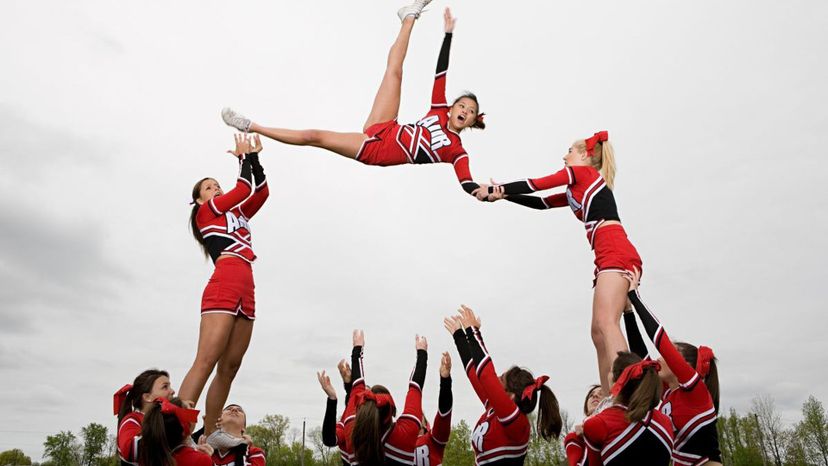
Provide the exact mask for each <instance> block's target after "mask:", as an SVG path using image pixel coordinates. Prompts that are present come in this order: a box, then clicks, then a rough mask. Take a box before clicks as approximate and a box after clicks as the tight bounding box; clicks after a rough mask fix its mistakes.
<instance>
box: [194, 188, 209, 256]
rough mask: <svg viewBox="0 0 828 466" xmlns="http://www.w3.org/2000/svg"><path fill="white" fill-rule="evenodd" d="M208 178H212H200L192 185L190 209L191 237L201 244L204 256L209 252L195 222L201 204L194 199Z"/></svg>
mask: <svg viewBox="0 0 828 466" xmlns="http://www.w3.org/2000/svg"><path fill="white" fill-rule="evenodd" d="M210 179H212V178H202V179H200V180H198V182H197V183H196V184H195V186H193V208H192V210H191V211H190V231H192V233H193V238H195V240H196V242H197V243H198V244H199V245H200V246H201V252H203V253H204V257H205V258H207V257H209V253H208V252H207V246H206V245H205V244H204V235H202V234H201V230H200V229H199V228H198V223H197V222H196V215H197V214H198V209H199V207H201V204H199V203H198V202H196V201H197V200H198V198H200V197H201V185H202V184H203V183H204V182H205V181H207V180H210Z"/></svg>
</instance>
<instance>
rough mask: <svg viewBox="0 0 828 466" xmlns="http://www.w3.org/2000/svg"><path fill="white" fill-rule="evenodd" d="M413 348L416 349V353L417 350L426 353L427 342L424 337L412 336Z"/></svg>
mask: <svg viewBox="0 0 828 466" xmlns="http://www.w3.org/2000/svg"><path fill="white" fill-rule="evenodd" d="M414 346H415V347H416V348H417V350H418V351H419V350H423V351H428V340H426V337H421V336H419V335H415V336H414Z"/></svg>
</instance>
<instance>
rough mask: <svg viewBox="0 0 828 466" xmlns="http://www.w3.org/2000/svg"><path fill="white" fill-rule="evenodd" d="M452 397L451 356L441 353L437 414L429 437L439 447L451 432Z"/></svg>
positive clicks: (444, 443)
mask: <svg viewBox="0 0 828 466" xmlns="http://www.w3.org/2000/svg"><path fill="white" fill-rule="evenodd" d="M453 402H454V398H453V396H452V393H451V356H449V354H448V353H443V358H442V359H441V360H440V397H439V398H438V401H437V415H436V416H434V423H433V424H432V426H431V438H432V440H434V442H435V443H437V444H438V445H440V446H441V447H445V445H446V444H447V443H448V441H449V435H450V434H451V408H452V404H453Z"/></svg>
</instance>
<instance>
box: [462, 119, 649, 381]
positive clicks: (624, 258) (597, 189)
mask: <svg viewBox="0 0 828 466" xmlns="http://www.w3.org/2000/svg"><path fill="white" fill-rule="evenodd" d="M563 160H564V164H565V167H564V168H563V169H561V170H560V171H558V172H556V173H553V174H551V175H548V176H545V177H543V178H532V179H527V180H522V181H515V182H512V183H505V184H502V185H497V186H488V187H484V188H485V189H478V190H476V191H475V193H474V194H475V195H476V196H477V198H478V199H480V200H489V201H495V200H498V199H503V198H505V199H506V200H508V201H511V202H514V203H516V204H520V205H523V206H526V207H531V208H533V209H550V208H553V207H563V206H566V205H568V206H569V207H570V208H572V211H573V212H574V213H575V216H576V217H577V218H578V220H580V221H582V222H583V223H584V226H585V228H586V236H587V240H588V241H589V243H590V245H591V246H592V249H593V250H594V251H595V272H594V279H593V286H594V288H595V291H594V297H593V302H592V332H591V333H592V342H593V344H594V345H595V350H596V353H597V356H598V375H599V377H600V380H601V387H602V388H603V390H604V393H608V392H609V381H608V380H607V374H609V371H610V367H611V366H612V361H613V360H614V359H615V355H616V353H618V351H626V350H627V344H626V342H625V341H624V335H623V334H622V333H621V326H620V325H619V322H620V320H621V312H622V310H623V309H624V305H625V303H626V301H627V296H626V293H627V281H626V280H625V278H624V273H628V272H632V270H633V268H638V269H639V270H640V269H641V258H640V257H639V255H638V252H637V251H636V250H635V247H633V245H632V243H630V241H629V239H627V234H626V233H625V232H624V227H622V226H621V218H620V217H619V216H618V208H617V207H616V205H615V197H614V196H613V194H612V188H613V182H614V179H615V154H614V151H613V149H612V145H611V144H610V142H609V135H608V133H607V132H606V131H601V132H598V133H595V135H593V136H592V137H590V138H587V139H579V140H577V141H575V142H574V143H573V144H572V147H570V148H569V150H568V151H567V153H566V155H564V157H563ZM558 186H566V192H565V193H558V194H553V195H551V196H547V197H543V198H541V197H535V196H530V195H527V193H532V192H535V191H544V190H547V189H551V188H555V187H558Z"/></svg>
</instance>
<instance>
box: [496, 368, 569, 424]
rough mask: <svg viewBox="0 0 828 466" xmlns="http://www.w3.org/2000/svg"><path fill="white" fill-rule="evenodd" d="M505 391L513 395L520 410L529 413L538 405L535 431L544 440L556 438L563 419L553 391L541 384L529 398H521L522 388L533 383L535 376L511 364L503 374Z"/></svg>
mask: <svg viewBox="0 0 828 466" xmlns="http://www.w3.org/2000/svg"><path fill="white" fill-rule="evenodd" d="M504 379H505V381H506V387H505V388H506V391H507V392H509V393H511V394H513V395H514V396H515V404H517V406H518V409H520V412H522V413H524V414H529V413H531V412H532V411H534V410H535V406H537V405H539V409H538V411H539V412H538V423H537V432H538V434H539V435H540V436H541V437H542V438H543V439H545V440H552V438H553V437H555V438H557V437H558V436H559V435H560V434H561V429H563V420H562V419H561V411H560V407H559V406H558V399H557V398H556V397H555V393H553V392H552V390H551V389H550V388H549V387H547V386H546V385H541V388H540V390H539V392H540V395H538V391H536V392H534V393H532V397H531V398H523V390H525V389H526V387H528V386H529V385H532V384H533V383H535V377H534V376H533V375H532V373H531V372H529V371H528V370H526V369H523V368H521V367H518V366H512V367H511V368H510V369H509V370H508V371H506V374H505V375H504ZM539 402H540V403H539Z"/></svg>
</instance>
